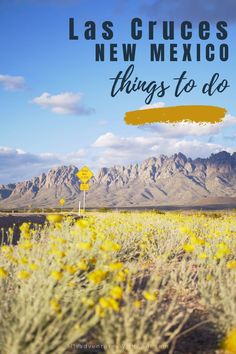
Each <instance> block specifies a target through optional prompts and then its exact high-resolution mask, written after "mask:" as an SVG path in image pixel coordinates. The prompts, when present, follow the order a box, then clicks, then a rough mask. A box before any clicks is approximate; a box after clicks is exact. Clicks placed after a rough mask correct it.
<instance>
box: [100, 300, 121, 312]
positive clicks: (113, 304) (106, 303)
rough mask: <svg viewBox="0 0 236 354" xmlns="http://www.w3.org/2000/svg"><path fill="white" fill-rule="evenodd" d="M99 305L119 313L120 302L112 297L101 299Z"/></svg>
mask: <svg viewBox="0 0 236 354" xmlns="http://www.w3.org/2000/svg"><path fill="white" fill-rule="evenodd" d="M99 304H100V306H101V307H102V308H103V309H110V310H113V311H115V312H117V311H119V304H118V302H117V301H116V300H114V299H113V298H111V297H101V298H100V299H99Z"/></svg>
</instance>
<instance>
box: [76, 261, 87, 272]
mask: <svg viewBox="0 0 236 354" xmlns="http://www.w3.org/2000/svg"><path fill="white" fill-rule="evenodd" d="M77 267H78V269H79V270H84V271H85V270H87V269H88V266H87V264H86V263H85V262H84V261H80V262H78V263H77Z"/></svg>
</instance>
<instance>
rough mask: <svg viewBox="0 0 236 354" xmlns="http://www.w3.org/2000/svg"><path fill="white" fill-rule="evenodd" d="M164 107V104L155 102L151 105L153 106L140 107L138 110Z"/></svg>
mask: <svg viewBox="0 0 236 354" xmlns="http://www.w3.org/2000/svg"><path fill="white" fill-rule="evenodd" d="M163 107H165V103H164V102H157V103H153V104H147V105H145V106H142V107H140V108H139V109H140V110H143V109H153V108H163Z"/></svg>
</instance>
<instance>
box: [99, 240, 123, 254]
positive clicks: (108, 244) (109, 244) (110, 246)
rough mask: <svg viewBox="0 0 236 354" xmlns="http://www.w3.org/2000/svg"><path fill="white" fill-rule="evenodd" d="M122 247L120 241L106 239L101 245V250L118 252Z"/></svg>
mask: <svg viewBox="0 0 236 354" xmlns="http://www.w3.org/2000/svg"><path fill="white" fill-rule="evenodd" d="M120 249H121V246H120V245H119V244H118V243H115V242H113V241H111V240H106V241H105V242H104V243H103V244H102V245H101V250H102V251H105V252H117V251H119V250H120Z"/></svg>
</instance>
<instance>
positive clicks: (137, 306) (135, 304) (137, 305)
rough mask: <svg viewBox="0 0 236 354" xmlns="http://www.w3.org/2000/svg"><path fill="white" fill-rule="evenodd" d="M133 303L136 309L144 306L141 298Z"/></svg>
mask: <svg viewBox="0 0 236 354" xmlns="http://www.w3.org/2000/svg"><path fill="white" fill-rule="evenodd" d="M133 305H134V307H136V309H140V307H141V306H142V302H141V301H139V300H135V301H134V302H133Z"/></svg>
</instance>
